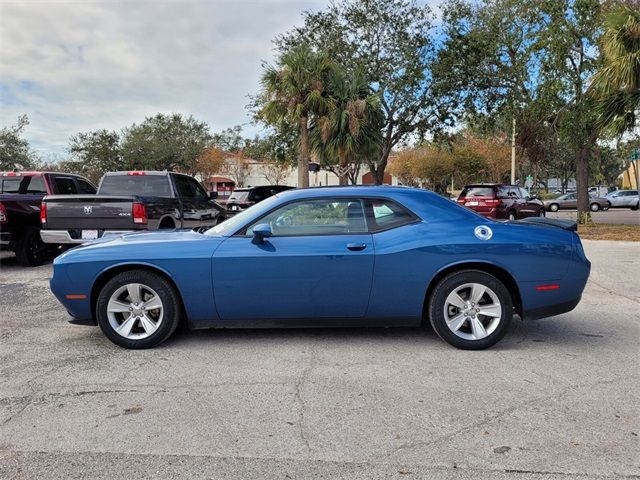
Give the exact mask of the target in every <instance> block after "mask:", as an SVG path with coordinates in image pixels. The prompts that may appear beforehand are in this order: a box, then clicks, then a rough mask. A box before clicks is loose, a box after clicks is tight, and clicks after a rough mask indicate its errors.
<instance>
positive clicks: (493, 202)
mask: <svg viewBox="0 0 640 480" xmlns="http://www.w3.org/2000/svg"><path fill="white" fill-rule="evenodd" d="M484 203H486V204H487V206H489V207H497V206H498V205H500V199H499V198H491V199H489V200H485V201H484Z"/></svg>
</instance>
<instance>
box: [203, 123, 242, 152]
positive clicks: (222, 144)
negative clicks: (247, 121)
mask: <svg viewBox="0 0 640 480" xmlns="http://www.w3.org/2000/svg"><path fill="white" fill-rule="evenodd" d="M246 143H247V140H246V139H245V138H244V137H243V136H242V127H241V126H240V125H236V126H234V127H231V128H226V129H224V130H223V131H221V132H219V133H214V134H213V135H212V136H211V145H212V146H214V147H216V148H219V149H220V150H223V151H225V152H230V153H235V152H239V151H240V150H242V149H243V148H244V147H245V146H246Z"/></svg>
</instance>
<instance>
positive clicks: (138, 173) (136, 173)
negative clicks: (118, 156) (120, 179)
mask: <svg viewBox="0 0 640 480" xmlns="http://www.w3.org/2000/svg"><path fill="white" fill-rule="evenodd" d="M127 175H144V172H143V171H141V170H132V171H131V172H127Z"/></svg>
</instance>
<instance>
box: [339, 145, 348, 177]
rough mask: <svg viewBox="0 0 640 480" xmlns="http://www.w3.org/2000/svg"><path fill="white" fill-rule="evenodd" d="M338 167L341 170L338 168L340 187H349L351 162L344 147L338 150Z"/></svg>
mask: <svg viewBox="0 0 640 480" xmlns="http://www.w3.org/2000/svg"><path fill="white" fill-rule="evenodd" d="M338 165H339V166H340V168H338V173H339V176H338V178H339V179H340V185H347V183H348V182H347V167H348V166H349V162H348V160H347V152H346V151H345V149H344V147H339V148H338Z"/></svg>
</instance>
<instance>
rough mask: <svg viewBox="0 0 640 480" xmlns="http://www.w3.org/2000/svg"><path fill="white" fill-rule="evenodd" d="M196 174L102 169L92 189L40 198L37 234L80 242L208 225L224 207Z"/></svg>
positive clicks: (53, 241) (58, 241) (222, 213)
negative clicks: (38, 231) (102, 172)
mask: <svg viewBox="0 0 640 480" xmlns="http://www.w3.org/2000/svg"><path fill="white" fill-rule="evenodd" d="M214 198H215V194H208V193H207V192H206V191H205V190H204V188H203V187H202V186H201V185H200V183H198V181H197V180H196V179H194V178H193V177H190V176H189V175H184V174H181V173H175V172H152V171H129V172H110V173H106V174H105V175H104V177H102V180H101V181H100V185H99V186H98V192H97V194H95V195H47V196H46V197H45V198H44V199H43V200H42V215H41V216H42V231H41V236H42V240H43V241H44V242H45V243H51V244H79V243H83V242H86V241H88V240H93V239H96V238H101V237H102V236H104V235H109V234H118V233H125V232H132V231H138V230H158V229H163V228H167V229H171V228H208V227H213V226H215V225H216V224H218V223H220V222H221V221H223V220H224V219H225V209H224V208H223V207H222V206H221V205H218V204H217V203H216V202H215V201H214Z"/></svg>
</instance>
